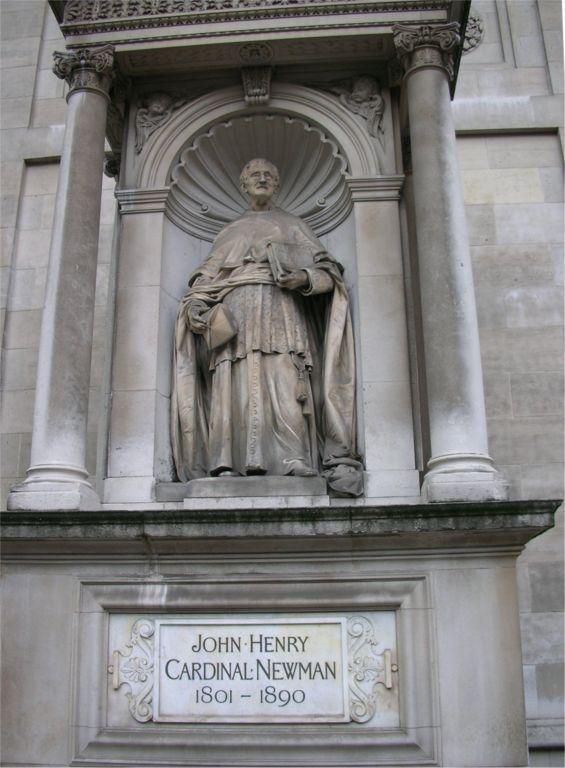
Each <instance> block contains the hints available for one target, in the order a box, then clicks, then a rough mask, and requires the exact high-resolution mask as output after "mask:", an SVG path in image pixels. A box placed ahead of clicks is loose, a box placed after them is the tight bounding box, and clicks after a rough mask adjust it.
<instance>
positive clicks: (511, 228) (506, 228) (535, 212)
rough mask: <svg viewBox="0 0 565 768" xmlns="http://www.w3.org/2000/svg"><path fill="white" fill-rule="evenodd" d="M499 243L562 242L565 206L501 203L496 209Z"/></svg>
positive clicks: (555, 204) (556, 204)
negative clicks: (564, 209) (564, 208)
mask: <svg viewBox="0 0 565 768" xmlns="http://www.w3.org/2000/svg"><path fill="white" fill-rule="evenodd" d="M494 216H495V222H496V237H497V241H498V242H499V243H560V242H562V239H563V206H562V205H560V204H558V203H543V204H525V203H524V204H519V205H497V206H495V208H494Z"/></svg>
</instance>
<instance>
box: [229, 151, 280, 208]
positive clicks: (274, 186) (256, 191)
mask: <svg viewBox="0 0 565 768" xmlns="http://www.w3.org/2000/svg"><path fill="white" fill-rule="evenodd" d="M239 185H240V187H241V189H242V190H243V192H245V193H246V194H248V195H249V197H250V198H251V200H252V201H257V202H258V203H267V202H268V201H269V200H270V199H271V197H273V195H275V194H276V193H277V192H278V189H279V172H278V169H277V167H276V165H273V163H270V162H269V161H268V160H265V159H264V158H262V157H256V158H254V159H253V160H250V161H249V162H248V163H246V164H245V165H244V167H243V170H242V171H241V175H240V177H239Z"/></svg>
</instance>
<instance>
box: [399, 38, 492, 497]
mask: <svg viewBox="0 0 565 768" xmlns="http://www.w3.org/2000/svg"><path fill="white" fill-rule="evenodd" d="M457 31H458V24H456V23H449V24H434V25H424V26H412V25H410V26H404V25H396V26H395V27H394V28H393V34H394V43H395V46H396V50H397V53H398V55H399V57H400V59H401V61H402V64H403V67H404V70H405V75H404V82H403V87H404V89H405V96H406V101H407V106H408V117H409V122H410V141H411V151H412V164H413V189H414V205H415V218H416V233H417V243H418V259H419V265H420V292H421V301H422V319H423V337H424V355H425V367H426V380H427V390H428V407H429V420H430V438H431V458H430V460H429V462H428V467H427V474H426V477H425V480H424V486H423V489H422V493H423V495H424V497H425V498H427V499H428V500H429V501H471V500H473V501H480V500H487V499H502V498H505V496H506V485H505V484H504V482H503V481H502V480H501V479H500V476H499V475H498V472H497V470H496V469H495V467H494V464H493V461H492V459H491V458H490V456H489V455H488V444H487V427H486V415H485V402H484V392H483V378H482V368H481V355H480V346H479V331H478V324H477V311H476V306H475V293H474V287H473V273H472V268H471V259H470V253H469V241H468V235H467V224H466V219H465V207H464V204H463V194H462V189H461V182H460V176H459V167H458V161H457V154H456V146H455V129H454V126H453V118H452V114H451V100H450V92H449V81H450V79H451V77H452V76H453V61H452V56H453V52H454V51H455V49H456V48H457V47H458V45H459V35H458V33H457Z"/></svg>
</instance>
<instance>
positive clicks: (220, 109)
mask: <svg viewBox="0 0 565 768" xmlns="http://www.w3.org/2000/svg"><path fill="white" fill-rule="evenodd" d="M249 113H250V108H249V107H248V106H247V105H246V104H245V101H244V100H243V94H242V91H241V88H239V87H232V88H224V89H221V90H218V91H213V92H212V93H209V94H206V95H205V96H202V97H200V98H198V99H195V100H194V101H192V102H190V103H189V104H187V105H185V106H184V107H182V108H180V109H179V110H178V111H177V112H175V113H174V114H173V116H172V118H171V119H170V121H169V122H168V123H167V124H166V126H164V127H163V128H162V129H161V130H159V131H156V132H155V133H154V134H153V135H152V136H151V137H150V138H149V139H148V141H147V143H146V145H145V147H144V148H143V150H142V152H141V154H140V158H139V164H138V168H137V170H136V171H135V172H134V178H132V179H131V182H130V185H131V186H135V187H137V188H139V189H162V188H163V187H166V186H168V184H169V179H170V173H171V170H172V168H173V167H174V165H176V163H177V162H178V160H179V156H180V153H181V152H182V150H183V149H184V148H185V147H186V146H187V144H190V143H191V142H192V141H193V140H194V138H195V137H197V136H201V135H203V134H205V133H206V132H207V131H208V130H209V129H210V128H211V127H212V126H214V125H217V124H218V123H221V122H223V121H226V120H227V119H234V118H236V117H239V116H245V115H249ZM252 113H253V114H261V113H264V114H280V115H284V116H287V117H297V118H301V119H303V120H304V121H306V122H307V123H308V124H309V125H311V126H315V127H317V128H319V129H320V130H321V131H322V132H323V133H324V134H326V135H328V136H331V137H332V138H333V140H334V141H335V142H336V144H337V145H338V146H340V147H341V148H342V151H343V153H344V156H345V157H346V159H347V163H348V169H349V174H350V175H351V176H352V177H355V178H356V177H364V176H370V177H374V176H378V175H380V173H381V163H380V160H379V152H378V148H377V142H376V141H375V140H374V139H373V138H372V137H371V136H370V135H369V133H368V132H367V131H365V130H361V129H360V125H359V122H358V120H357V119H356V117H355V116H354V115H353V114H352V113H350V112H349V111H348V110H347V109H346V108H345V107H344V106H343V105H342V104H341V103H340V102H339V101H337V100H336V99H335V98H333V97H331V96H329V95H328V94H327V93H324V92H322V91H316V90H314V89H313V88H306V87H304V86H300V85H294V84H289V83H273V85H272V88H271V98H270V100H269V103H268V104H267V105H264V106H255V107H253V108H252Z"/></svg>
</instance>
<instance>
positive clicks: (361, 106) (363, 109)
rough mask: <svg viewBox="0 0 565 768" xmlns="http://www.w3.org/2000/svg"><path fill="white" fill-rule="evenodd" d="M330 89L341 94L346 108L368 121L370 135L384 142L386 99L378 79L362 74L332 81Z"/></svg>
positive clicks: (340, 98) (338, 94)
mask: <svg viewBox="0 0 565 768" xmlns="http://www.w3.org/2000/svg"><path fill="white" fill-rule="evenodd" d="M329 90H330V91H331V92H332V93H335V94H336V95H337V96H339V100H340V102H341V103H342V104H343V106H344V107H346V109H348V110H349V111H350V112H353V114H355V115H359V116H360V117H362V118H363V119H364V120H365V121H366V126H367V132H368V133H369V135H370V136H372V137H373V138H375V139H378V140H379V141H380V142H381V143H382V141H383V137H384V131H383V125H382V122H383V115H384V111H385V101H384V99H383V97H382V96H381V87H380V85H379V83H378V81H377V80H375V78H374V77H370V76H369V75H361V76H360V77H353V78H351V79H349V80H342V81H339V82H336V83H332V85H331V86H330V88H329Z"/></svg>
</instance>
